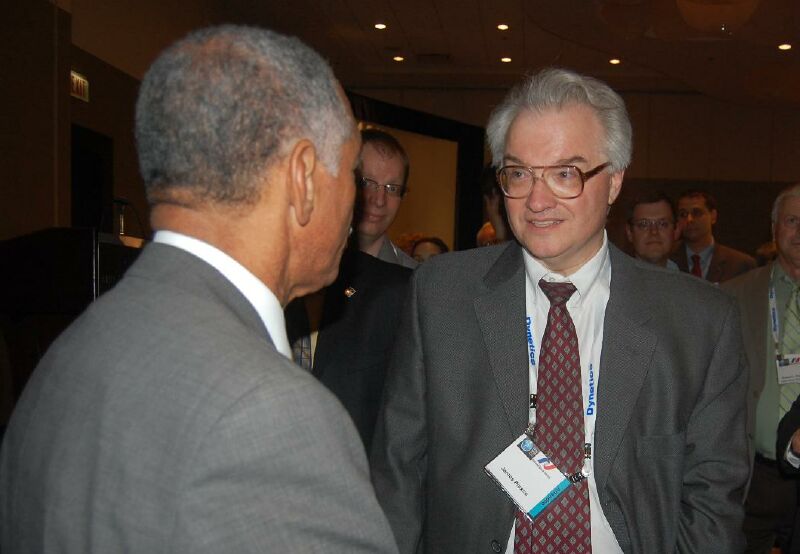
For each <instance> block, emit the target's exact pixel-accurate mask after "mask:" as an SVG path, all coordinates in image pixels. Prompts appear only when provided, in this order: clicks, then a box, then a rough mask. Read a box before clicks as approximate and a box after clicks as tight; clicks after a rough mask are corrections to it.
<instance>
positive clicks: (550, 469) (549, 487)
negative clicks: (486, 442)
mask: <svg viewBox="0 0 800 554" xmlns="http://www.w3.org/2000/svg"><path fill="white" fill-rule="evenodd" d="M484 469H485V471H486V473H487V474H488V475H489V477H491V478H492V479H494V480H495V482H496V483H497V484H498V485H499V487H500V488H501V489H502V490H503V491H504V492H505V493H506V494H507V495H508V496H509V498H511V500H512V501H513V502H514V504H516V505H517V507H518V508H519V509H520V511H521V512H523V513H525V514H528V516H529V517H530V518H531V519H533V518H535V517H536V516H537V515H539V514H540V513H541V512H542V511H543V510H544V509H545V508H547V506H549V505H550V503H551V502H553V501H554V500H555V499H556V498H558V497H559V495H560V494H561V493H562V492H564V491H565V490H567V488H568V487H569V486H570V484H571V483H570V481H569V479H567V478H566V477H565V476H564V474H563V473H561V472H560V471H559V470H558V468H557V467H556V466H555V464H553V463H552V462H551V461H550V458H548V457H547V456H546V455H545V454H544V453H543V452H542V451H540V450H539V449H538V448H537V447H536V445H535V444H534V443H533V440H531V438H530V437H529V436H528V435H527V434H525V433H523V434H522V435H520V436H519V437H518V438H517V439H516V440H515V441H514V442H512V443H511V444H510V445H509V446H508V447H507V448H506V449H505V450H503V451H502V452H501V453H500V454H499V455H498V456H497V457H496V458H495V459H494V460H492V461H491V462H489V463H488V464H486V467H485V468H484Z"/></svg>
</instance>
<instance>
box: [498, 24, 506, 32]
mask: <svg viewBox="0 0 800 554" xmlns="http://www.w3.org/2000/svg"><path fill="white" fill-rule="evenodd" d="M497 28H498V29H500V30H501V31H508V25H506V24H505V23H501V24H500V25H498V26H497Z"/></svg>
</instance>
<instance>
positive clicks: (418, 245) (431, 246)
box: [412, 237, 450, 263]
mask: <svg viewBox="0 0 800 554" xmlns="http://www.w3.org/2000/svg"><path fill="white" fill-rule="evenodd" d="M449 251H450V249H449V248H448V247H447V245H446V244H445V243H444V241H443V240H442V239H440V238H439V237H422V238H421V239H419V240H418V241H417V242H415V243H414V250H413V251H412V255H413V257H414V259H415V260H417V261H418V262H419V263H422V262H424V261H426V260H428V259H430V258H432V257H433V256H438V255H439V254H444V253H445V252H449Z"/></svg>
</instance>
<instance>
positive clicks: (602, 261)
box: [522, 230, 611, 305]
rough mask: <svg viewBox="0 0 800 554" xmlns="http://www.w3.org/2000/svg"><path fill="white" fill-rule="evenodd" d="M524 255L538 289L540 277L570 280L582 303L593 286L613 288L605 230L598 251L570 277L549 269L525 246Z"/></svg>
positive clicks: (527, 271)
mask: <svg viewBox="0 0 800 554" xmlns="http://www.w3.org/2000/svg"><path fill="white" fill-rule="evenodd" d="M522 255H523V259H524V261H525V273H526V274H527V275H528V279H530V281H531V283H532V284H533V285H534V287H535V288H536V289H537V290H538V289H539V280H540V279H544V280H545V281H551V282H570V283H572V284H573V285H575V290H576V295H577V297H578V299H577V304H578V305H580V303H581V302H582V300H583V299H584V298H587V297H588V295H589V292H590V291H591V290H592V288H593V287H604V288H605V289H610V288H611V260H610V258H609V254H608V237H607V235H606V232H605V230H604V231H603V244H602V245H601V246H600V249H599V250H598V251H597V253H595V255H594V256H592V257H591V258H590V259H589V261H587V262H586V263H585V264H583V265H582V266H581V267H580V268H579V269H578V271H576V272H575V273H573V274H572V275H570V276H568V277H567V276H564V275H561V274H560V273H555V272H553V271H550V270H549V269H547V268H546V267H545V266H544V265H542V263H541V262H540V261H539V260H537V259H536V258H534V257H533V256H532V255H531V254H530V252H528V251H527V250H526V249H525V248H523V249H522Z"/></svg>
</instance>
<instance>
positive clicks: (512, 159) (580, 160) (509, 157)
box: [503, 154, 588, 167]
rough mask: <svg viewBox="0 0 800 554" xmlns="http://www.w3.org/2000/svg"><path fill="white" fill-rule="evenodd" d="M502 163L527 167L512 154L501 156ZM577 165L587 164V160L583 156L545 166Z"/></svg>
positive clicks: (564, 159) (525, 163) (562, 159)
mask: <svg viewBox="0 0 800 554" xmlns="http://www.w3.org/2000/svg"><path fill="white" fill-rule="evenodd" d="M503 161H509V162H513V163H516V164H520V165H524V166H526V167H528V163H527V162H525V161H524V160H521V159H520V158H518V157H516V156H514V155H513V154H506V155H505V156H503ZM578 163H584V164H585V163H588V160H587V159H586V158H584V157H583V156H572V157H571V158H561V159H560V160H556V162H555V163H552V164H547V165H549V166H554V165H575V164H578ZM529 167H543V166H529Z"/></svg>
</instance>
